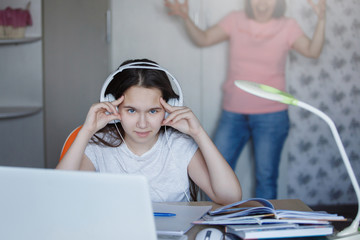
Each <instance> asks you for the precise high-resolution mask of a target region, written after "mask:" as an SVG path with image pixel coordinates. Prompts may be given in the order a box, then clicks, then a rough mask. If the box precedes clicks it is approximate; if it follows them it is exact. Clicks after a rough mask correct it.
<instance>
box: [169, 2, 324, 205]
mask: <svg viewBox="0 0 360 240" xmlns="http://www.w3.org/2000/svg"><path fill="white" fill-rule="evenodd" d="M164 1H165V5H166V6H167V7H168V9H169V14H171V15H177V16H180V17H181V18H182V19H183V20H184V24H185V27H186V30H187V33H188V35H189V37H190V38H191V39H192V40H193V41H194V43H195V44H197V45H198V46H200V47H206V46H211V45H214V44H217V43H219V42H223V41H229V47H230V51H229V53H230V54H229V68H228V74H227V79H226V82H225V83H224V85H223V91H224V94H223V106H222V108H223V110H222V113H221V116H220V121H219V125H218V127H217V130H216V133H215V137H214V142H215V144H216V146H217V147H218V148H219V150H220V152H221V153H222V154H223V156H224V157H225V159H226V160H227V161H228V162H229V164H230V166H231V167H232V168H233V169H235V167H236V163H237V160H238V158H239V155H240V153H241V151H242V149H243V147H244V146H245V144H246V143H247V141H248V140H249V139H252V141H253V146H254V147H253V148H254V156H255V172H256V173H255V174H256V197H261V198H267V199H275V198H276V197H277V178H278V168H279V162H280V156H281V151H282V148H283V145H284V142H285V140H286V137H287V135H288V131H289V118H288V111H287V105H285V104H282V103H277V102H274V101H271V100H266V99H261V98H258V97H256V96H252V95H250V94H248V93H245V92H244V91H242V90H240V89H238V88H236V87H235V86H234V81H235V80H247V81H254V82H258V83H263V84H266V85H270V86H272V87H275V88H278V89H281V90H285V86H286V83H285V63H286V58H287V56H288V52H289V51H290V49H294V50H295V51H297V52H298V53H300V54H302V55H304V56H306V57H309V58H317V57H319V55H320V53H321V51H322V48H323V45H324V39H325V20H326V19H325V13H326V0H319V1H317V4H315V3H314V2H313V1H312V0H308V3H309V4H310V6H311V7H312V8H313V10H314V12H315V14H316V15H317V18H318V21H317V25H316V28H315V31H314V34H313V36H312V38H309V37H307V36H306V35H305V34H304V32H303V31H302V29H301V28H300V26H299V25H298V24H297V22H296V21H295V20H294V19H290V18H287V17H285V16H284V14H285V11H286V1H285V0H245V1H244V3H245V5H244V11H233V12H231V13H229V14H228V15H227V16H225V17H224V18H223V19H222V20H221V21H220V22H219V23H217V24H215V25H214V26H212V27H210V28H208V29H206V30H202V29H200V28H198V27H197V26H196V25H195V24H194V23H193V21H192V20H191V19H190V17H189V14H188V12H189V8H188V0H185V1H184V2H183V3H180V1H179V0H164Z"/></svg>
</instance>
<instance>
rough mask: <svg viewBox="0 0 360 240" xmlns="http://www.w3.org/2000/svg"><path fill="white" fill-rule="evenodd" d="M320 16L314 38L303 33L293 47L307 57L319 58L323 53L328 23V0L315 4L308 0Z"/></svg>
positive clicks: (321, 0)
mask: <svg viewBox="0 0 360 240" xmlns="http://www.w3.org/2000/svg"><path fill="white" fill-rule="evenodd" d="M308 2H309V4H310V5H311V6H312V8H313V9H314V11H315V13H316V14H317V16H318V22H317V26H316V29H315V32H314V35H313V37H312V39H309V38H308V37H307V36H305V35H303V36H301V37H299V38H298V39H297V40H296V41H295V43H294V44H293V46H292V48H293V49H295V50H296V51H297V52H299V53H300V54H302V55H304V56H305V57H310V58H318V57H319V56H320V54H321V51H322V48H323V45H324V40H325V25H326V0H320V1H319V2H318V4H317V5H316V4H314V3H313V1H312V0H308Z"/></svg>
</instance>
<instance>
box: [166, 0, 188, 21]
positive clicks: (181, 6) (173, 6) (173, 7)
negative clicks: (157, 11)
mask: <svg viewBox="0 0 360 240" xmlns="http://www.w3.org/2000/svg"><path fill="white" fill-rule="evenodd" d="M164 2H165V6H166V7H167V8H168V9H169V15H177V16H180V17H182V18H183V19H186V18H187V17H188V16H189V4H188V0H185V1H184V3H180V2H179V0H174V1H173V2H172V0H164Z"/></svg>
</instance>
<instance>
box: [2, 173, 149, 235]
mask: <svg viewBox="0 0 360 240" xmlns="http://www.w3.org/2000/svg"><path fill="white" fill-rule="evenodd" d="M0 191H1V197H0V213H1V214H0V239H46V240H49V239H53V240H56V239H59V240H60V239H61V240H64V239H67V240H79V239H86V240H93V239H94V240H95V239H156V230H155V224H154V217H153V211H152V205H151V200H150V194H149V189H148V184H147V181H146V179H145V177H143V176H137V175H119V174H104V173H101V174H99V173H95V172H78V171H63V170H53V169H34V168H17V167H0Z"/></svg>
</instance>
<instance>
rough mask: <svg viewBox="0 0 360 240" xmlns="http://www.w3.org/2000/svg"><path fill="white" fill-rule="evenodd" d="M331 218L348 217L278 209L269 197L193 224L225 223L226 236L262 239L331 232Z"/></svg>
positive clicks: (238, 204) (233, 206) (235, 205)
mask: <svg viewBox="0 0 360 240" xmlns="http://www.w3.org/2000/svg"><path fill="white" fill-rule="evenodd" d="M252 202H255V203H256V204H254V203H252ZM249 203H252V204H249ZM244 205H245V206H246V205H251V207H245V206H244ZM254 205H255V206H254ZM332 221H346V219H345V218H344V217H343V216H339V215H337V214H329V213H327V212H318V211H293V210H281V209H275V208H274V206H273V205H272V203H271V202H270V201H268V200H266V199H263V198H251V199H248V200H244V201H240V202H236V203H232V204H229V205H226V206H224V207H221V208H218V209H216V210H214V211H210V212H209V213H208V214H207V215H205V216H204V217H203V218H202V219H201V220H199V221H195V222H194V224H203V225H225V226H226V227H225V231H226V234H227V235H232V236H236V237H240V238H242V239H254V238H256V239H262V238H286V237H288V238H290V237H310V236H326V235H331V234H333V226H332V225H331V222H332Z"/></svg>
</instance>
